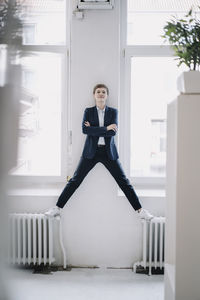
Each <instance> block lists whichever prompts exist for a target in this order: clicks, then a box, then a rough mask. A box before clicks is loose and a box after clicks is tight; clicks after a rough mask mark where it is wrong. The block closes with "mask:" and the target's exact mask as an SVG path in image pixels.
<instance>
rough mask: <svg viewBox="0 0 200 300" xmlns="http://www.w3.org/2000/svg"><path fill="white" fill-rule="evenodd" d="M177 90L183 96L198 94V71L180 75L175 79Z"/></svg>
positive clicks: (199, 76) (199, 82)
mask: <svg viewBox="0 0 200 300" xmlns="http://www.w3.org/2000/svg"><path fill="white" fill-rule="evenodd" d="M177 88H178V91H179V92H181V93H184V94H200V71H187V72H183V73H181V74H180V75H179V77H178V78H177Z"/></svg>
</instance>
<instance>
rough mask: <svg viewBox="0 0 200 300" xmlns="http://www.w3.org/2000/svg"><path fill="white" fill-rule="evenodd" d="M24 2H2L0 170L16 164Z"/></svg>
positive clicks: (6, 169)
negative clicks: (21, 14) (19, 61)
mask: <svg viewBox="0 0 200 300" xmlns="http://www.w3.org/2000/svg"><path fill="white" fill-rule="evenodd" d="M20 13H21V5H20V4H19V1H16V0H2V1H1V3H0V64H1V68H0V99H1V101H0V138H1V145H0V152H1V159H0V169H1V172H4V173H5V172H6V171H8V170H9V169H10V168H12V167H13V166H15V164H16V160H17V146H18V119H19V117H18V116H19V102H20V97H21V66H20V65H19V64H18V63H17V58H18V57H19V56H22V28H23V24H22V20H21V18H20Z"/></svg>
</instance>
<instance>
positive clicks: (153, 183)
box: [119, 0, 174, 190]
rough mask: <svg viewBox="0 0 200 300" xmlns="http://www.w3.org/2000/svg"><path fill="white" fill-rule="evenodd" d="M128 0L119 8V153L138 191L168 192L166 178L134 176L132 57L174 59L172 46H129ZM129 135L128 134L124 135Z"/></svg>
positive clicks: (122, 2)
mask: <svg viewBox="0 0 200 300" xmlns="http://www.w3.org/2000/svg"><path fill="white" fill-rule="evenodd" d="M127 18H128V12H127V0H126V1H121V7H120V32H121V34H120V45H121V47H120V103H119V106H120V127H121V130H122V134H121V135H120V140H119V151H120V156H121V161H122V164H123V166H124V169H125V172H126V173H127V175H128V178H129V179H130V182H131V183H132V184H134V186H135V187H136V189H157V190H159V189H161V190H163V189H165V184H166V177H165V176H164V177H163V176H158V177H145V176H144V177H139V176H131V173H130V169H131V168H130V163H131V161H130V157H131V140H130V138H127V137H130V134H131V116H130V106H131V59H132V57H144V56H146V57H173V56H174V52H173V49H172V48H171V46H170V45H128V44H127ZM124 133H126V134H124Z"/></svg>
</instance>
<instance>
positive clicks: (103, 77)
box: [11, 0, 164, 267]
mask: <svg viewBox="0 0 200 300" xmlns="http://www.w3.org/2000/svg"><path fill="white" fill-rule="evenodd" d="M71 3H72V6H73V7H72V9H75V7H76V1H72V0H71ZM119 3H120V1H119V0H115V8H114V9H113V10H91V11H89V10H87V11H85V16H84V19H83V20H79V19H76V18H74V17H72V23H71V30H72V31H71V99H69V101H71V109H72V132H73V137H72V141H73V147H72V152H73V160H72V169H73V171H75V168H76V166H77V164H78V161H79V159H80V156H81V153H82V149H83V145H84V141H85V138H86V136H85V135H84V134H82V131H81V122H82V117H83V111H84V109H85V107H88V106H93V105H95V102H94V99H93V95H92V89H93V86H94V85H95V84H97V83H105V84H106V85H108V87H109V89H110V97H109V100H108V102H107V104H108V105H109V106H112V107H116V108H118V107H119V101H120V99H119V95H120V81H119V74H120V73H119V71H120V70H119V67H120V7H119ZM122 104H123V101H122ZM119 126H120V132H123V130H122V129H123V127H122V126H123V124H119ZM118 138H119V136H118V135H117V136H115V141H116V144H117V142H118ZM119 154H120V153H119ZM122 166H123V164H122ZM70 175H73V174H70ZM117 187H118V186H117V183H116V182H115V180H114V178H113V177H112V176H111V175H110V173H109V172H108V171H107V169H106V168H105V167H104V166H103V165H102V164H100V163H99V164H97V165H96V166H95V167H94V168H93V169H92V170H91V171H90V172H89V174H88V175H87V176H86V178H85V179H84V181H83V182H82V184H81V185H80V186H79V188H78V189H77V190H76V191H75V193H74V194H73V195H72V197H71V198H70V199H69V201H68V202H67V204H66V205H65V207H64V210H63V234H64V244H65V248H66V251H67V262H68V263H69V264H71V265H81V266H88V265H89V266H92V265H98V266H101V265H105V266H108V267H109V266H113V267H131V266H132V264H133V263H134V262H135V261H138V260H141V255H142V236H141V233H142V224H141V222H140V220H139V218H138V216H137V213H136V212H135V211H134V209H133V208H132V206H131V205H130V203H129V201H128V199H127V198H126V197H118V196H117ZM63 188H64V183H63ZM60 192H61V190H60ZM57 198H58V196H52V197H50V196H47V197H40V196H37V197H36V196H30V197H27V196H24V197H20V196H19V197H17V198H15V199H14V201H13V198H12V199H11V203H12V210H15V211H34V212H35V211H42V212H43V211H44V210H45V209H46V208H48V207H49V206H51V205H54V204H55V202H56V199H57ZM141 204H142V205H144V206H145V207H146V208H147V209H150V210H151V211H152V212H153V213H156V214H159V215H164V202H163V199H161V198H156V199H153V198H151V197H147V198H142V199H141ZM60 261H61V260H60Z"/></svg>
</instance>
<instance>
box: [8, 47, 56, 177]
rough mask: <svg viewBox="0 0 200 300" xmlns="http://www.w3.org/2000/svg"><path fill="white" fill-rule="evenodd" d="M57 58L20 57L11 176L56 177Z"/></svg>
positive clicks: (41, 54) (45, 54) (53, 55)
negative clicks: (20, 87)
mask: <svg viewBox="0 0 200 300" xmlns="http://www.w3.org/2000/svg"><path fill="white" fill-rule="evenodd" d="M61 59H62V57H61V55H59V54H52V53H36V52H34V55H32V56H28V57H23V58H22V63H21V64H22V67H23V73H22V85H23V90H22V96H21V101H20V117H19V140H18V142H19V144H18V145H19V148H18V162H17V167H16V168H15V169H13V170H12V171H11V174H17V175H50V176H51V175H60V170H61V166H60V156H61V66H62V64H61Z"/></svg>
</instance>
